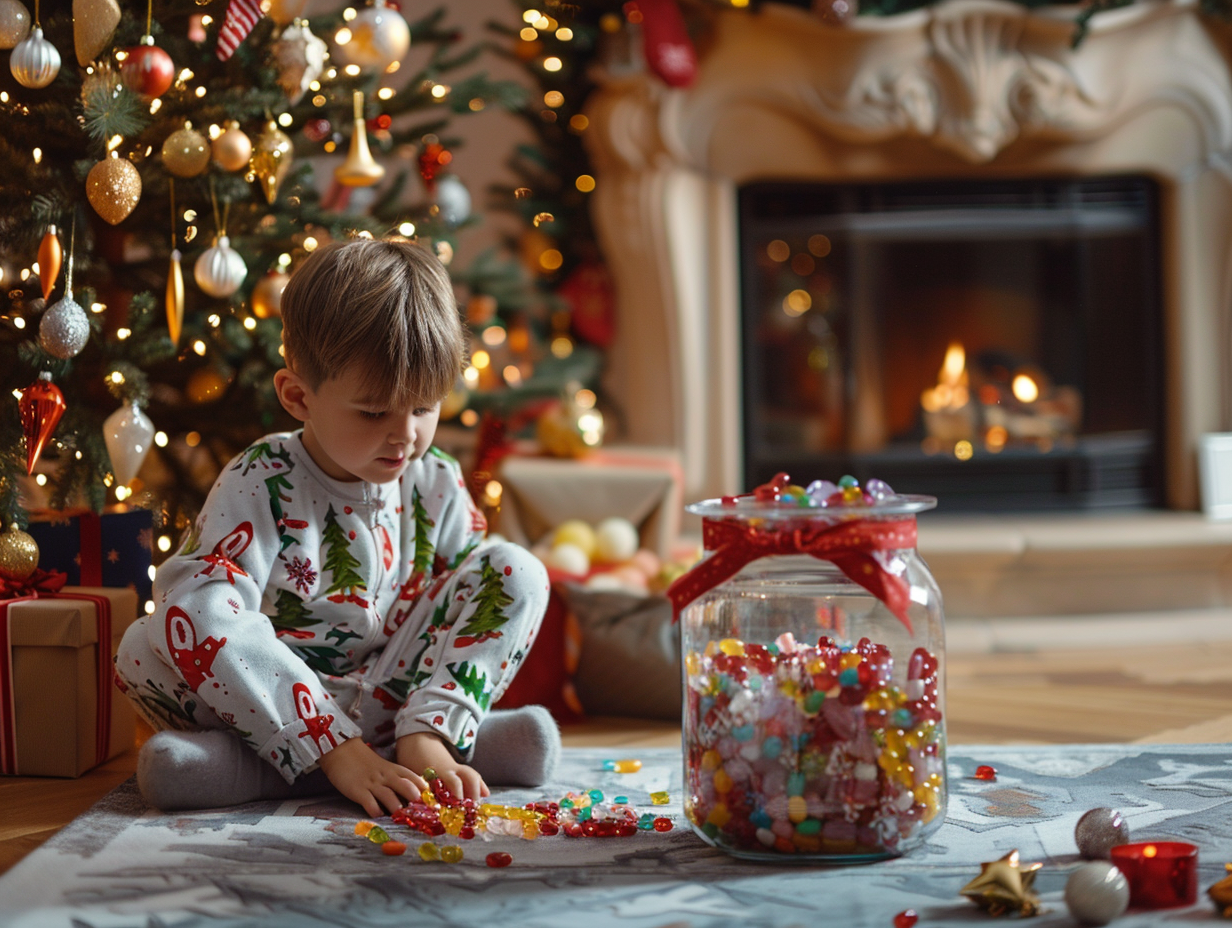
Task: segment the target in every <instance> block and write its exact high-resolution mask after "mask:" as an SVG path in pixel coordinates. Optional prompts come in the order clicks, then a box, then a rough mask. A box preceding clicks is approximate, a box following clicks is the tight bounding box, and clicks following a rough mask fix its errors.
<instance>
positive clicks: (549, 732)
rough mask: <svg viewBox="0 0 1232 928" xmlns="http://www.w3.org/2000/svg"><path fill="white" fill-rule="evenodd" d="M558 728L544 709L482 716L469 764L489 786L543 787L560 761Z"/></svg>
mask: <svg viewBox="0 0 1232 928" xmlns="http://www.w3.org/2000/svg"><path fill="white" fill-rule="evenodd" d="M560 751H561V747H560V729H559V728H557V727H556V720H555V719H553V718H552V714H551V713H550V712H548V710H547V709H545V708H544V707H543V706H522V707H521V708H518V709H503V710H498V711H495V712H489V713H488V714H487V715H486V716H484V719H483V722H481V723H480V725H479V731H478V732H477V733H476V735H475V751H474V754H472V755H471V760H470V765H471V766H472V767H474V768H475V769H476V770H478V771H479V775H480V776H481V777H483V779H484V781H485V782H486V783H487V784H488V786H542V785H543V784H544V783H547V782H548V781H549V780H550V779H551V778H552V776H553V775H554V774H555V773H556V765H557V764H558V763H559V762H560Z"/></svg>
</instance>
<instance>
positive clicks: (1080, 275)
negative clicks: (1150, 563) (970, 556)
mask: <svg viewBox="0 0 1232 928" xmlns="http://www.w3.org/2000/svg"><path fill="white" fill-rule="evenodd" d="M1157 203H1158V187H1157V185H1156V184H1155V183H1154V182H1153V181H1152V180H1150V179H1149V178H1143V177H1109V178H1105V177H1098V178H1047V179H1027V180H1000V179H998V180H945V181H917V182H910V183H878V184H867V183H855V184H841V185H833V184H812V183H805V184H797V183H768V184H767V183H754V184H748V185H745V186H743V187H742V188H741V189H740V191H739V197H738V208H739V217H740V220H739V228H740V255H741V275H740V276H741V300H740V303H741V321H742V324H741V352H740V367H741V372H742V378H741V380H742V390H741V396H742V404H743V410H744V415H743V430H742V436H743V445H742V464H743V468H744V474H745V481H746V483H749V484H759V483H763V482H765V481H767V480H769V479H770V478H771V477H772V476H773V475H774V474H775V473H777V472H779V471H786V472H788V473H791V474H827V475H829V474H843V473H850V474H854V475H855V476H856V477H858V478H859V479H860V480H861V482H864V481H867V480H868V479H869V478H870V477H880V478H882V479H884V480H887V481H888V482H889V483H890V484H891V485H892V486H894V487H895V488H896V489H898V490H899V491H901V492H913V493H935V494H937V495H938V496H940V497H942V498H943V499H945V500H946V505H947V509H948V510H949V511H951V512H956V511H963V510H978V511H989V510H1003V511H1007V510H1041V509H1087V508H1103V507H1144V506H1152V505H1157V504H1159V503H1160V502H1162V499H1163V494H1162V489H1163V487H1162V481H1161V477H1162V467H1161V463H1162V450H1163V442H1162V436H1163V427H1162V426H1163V423H1162V408H1163V403H1162V400H1163V389H1162V384H1163V378H1162V355H1161V353H1160V351H1159V350H1158V349H1159V345H1160V344H1161V338H1160V332H1161V321H1162V311H1161V292H1160V282H1159V239H1158V231H1157V213H1158V209H1157Z"/></svg>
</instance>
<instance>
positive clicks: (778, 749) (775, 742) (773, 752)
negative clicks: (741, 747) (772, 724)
mask: <svg viewBox="0 0 1232 928" xmlns="http://www.w3.org/2000/svg"><path fill="white" fill-rule="evenodd" d="M782 753H783V739H782V738H776V737H775V736H773V735H771V736H770V737H769V738H766V739H765V740H764V741H762V743H761V755H762V756H763V757H768V758H770V759H771V760H773V759H774V758H776V757H778V756H779V755H780V754H782Z"/></svg>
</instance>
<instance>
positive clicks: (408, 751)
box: [396, 731, 489, 801]
mask: <svg viewBox="0 0 1232 928" xmlns="http://www.w3.org/2000/svg"><path fill="white" fill-rule="evenodd" d="M396 756H397V760H398V763H399V764H401V765H402V766H403V767H409V768H410V769H411V770H414V771H415V772H416V773H418V774H420V775H424V771H425V770H428V769H429V768H431V771H433V772H435V774H436V776H438V777H440V779H441V783H443V784H444V786H445V788H446V789H447V790H449V792H450V793H452V794H453V795H454V796H456V797H458V798H459V799H473V800H475V801H478V800H480V799H482V798H483V797H485V796H487V795H488V794H489V790H488V784H486V783H485V782H483V777H481V776H480V775H479V773H478V771H476V770H475V769H474V768H472V767H468V766H467V765H466V764H464V763H462V762H461V761H459V760H457V759H456V758H454V756H453V754H452V753H451V752H450V750H449V747H448V746H447V745H446V744H445V742H444V741H443V740H442V739H441V737H440V736H439V735H436V734H434V733H432V732H427V731H419V732H414V733H412V734H409V735H403V736H402V737H401V738H399V739H398V748H397V755H396ZM424 778H425V779H427V780H431V779H432V778H431V777H428V776H426V775H425V776H424Z"/></svg>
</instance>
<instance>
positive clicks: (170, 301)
mask: <svg viewBox="0 0 1232 928" xmlns="http://www.w3.org/2000/svg"><path fill="white" fill-rule="evenodd" d="M182 257H183V255H181V254H180V250H179V249H178V248H173V249H172V250H171V268H170V270H169V271H168V272H167V334H168V335H170V336H171V344H173V345H176V346H177V347H178V346H179V344H180V332H181V331H183V328H184V268H183V267H182V266H181V265H180V258H182Z"/></svg>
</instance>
